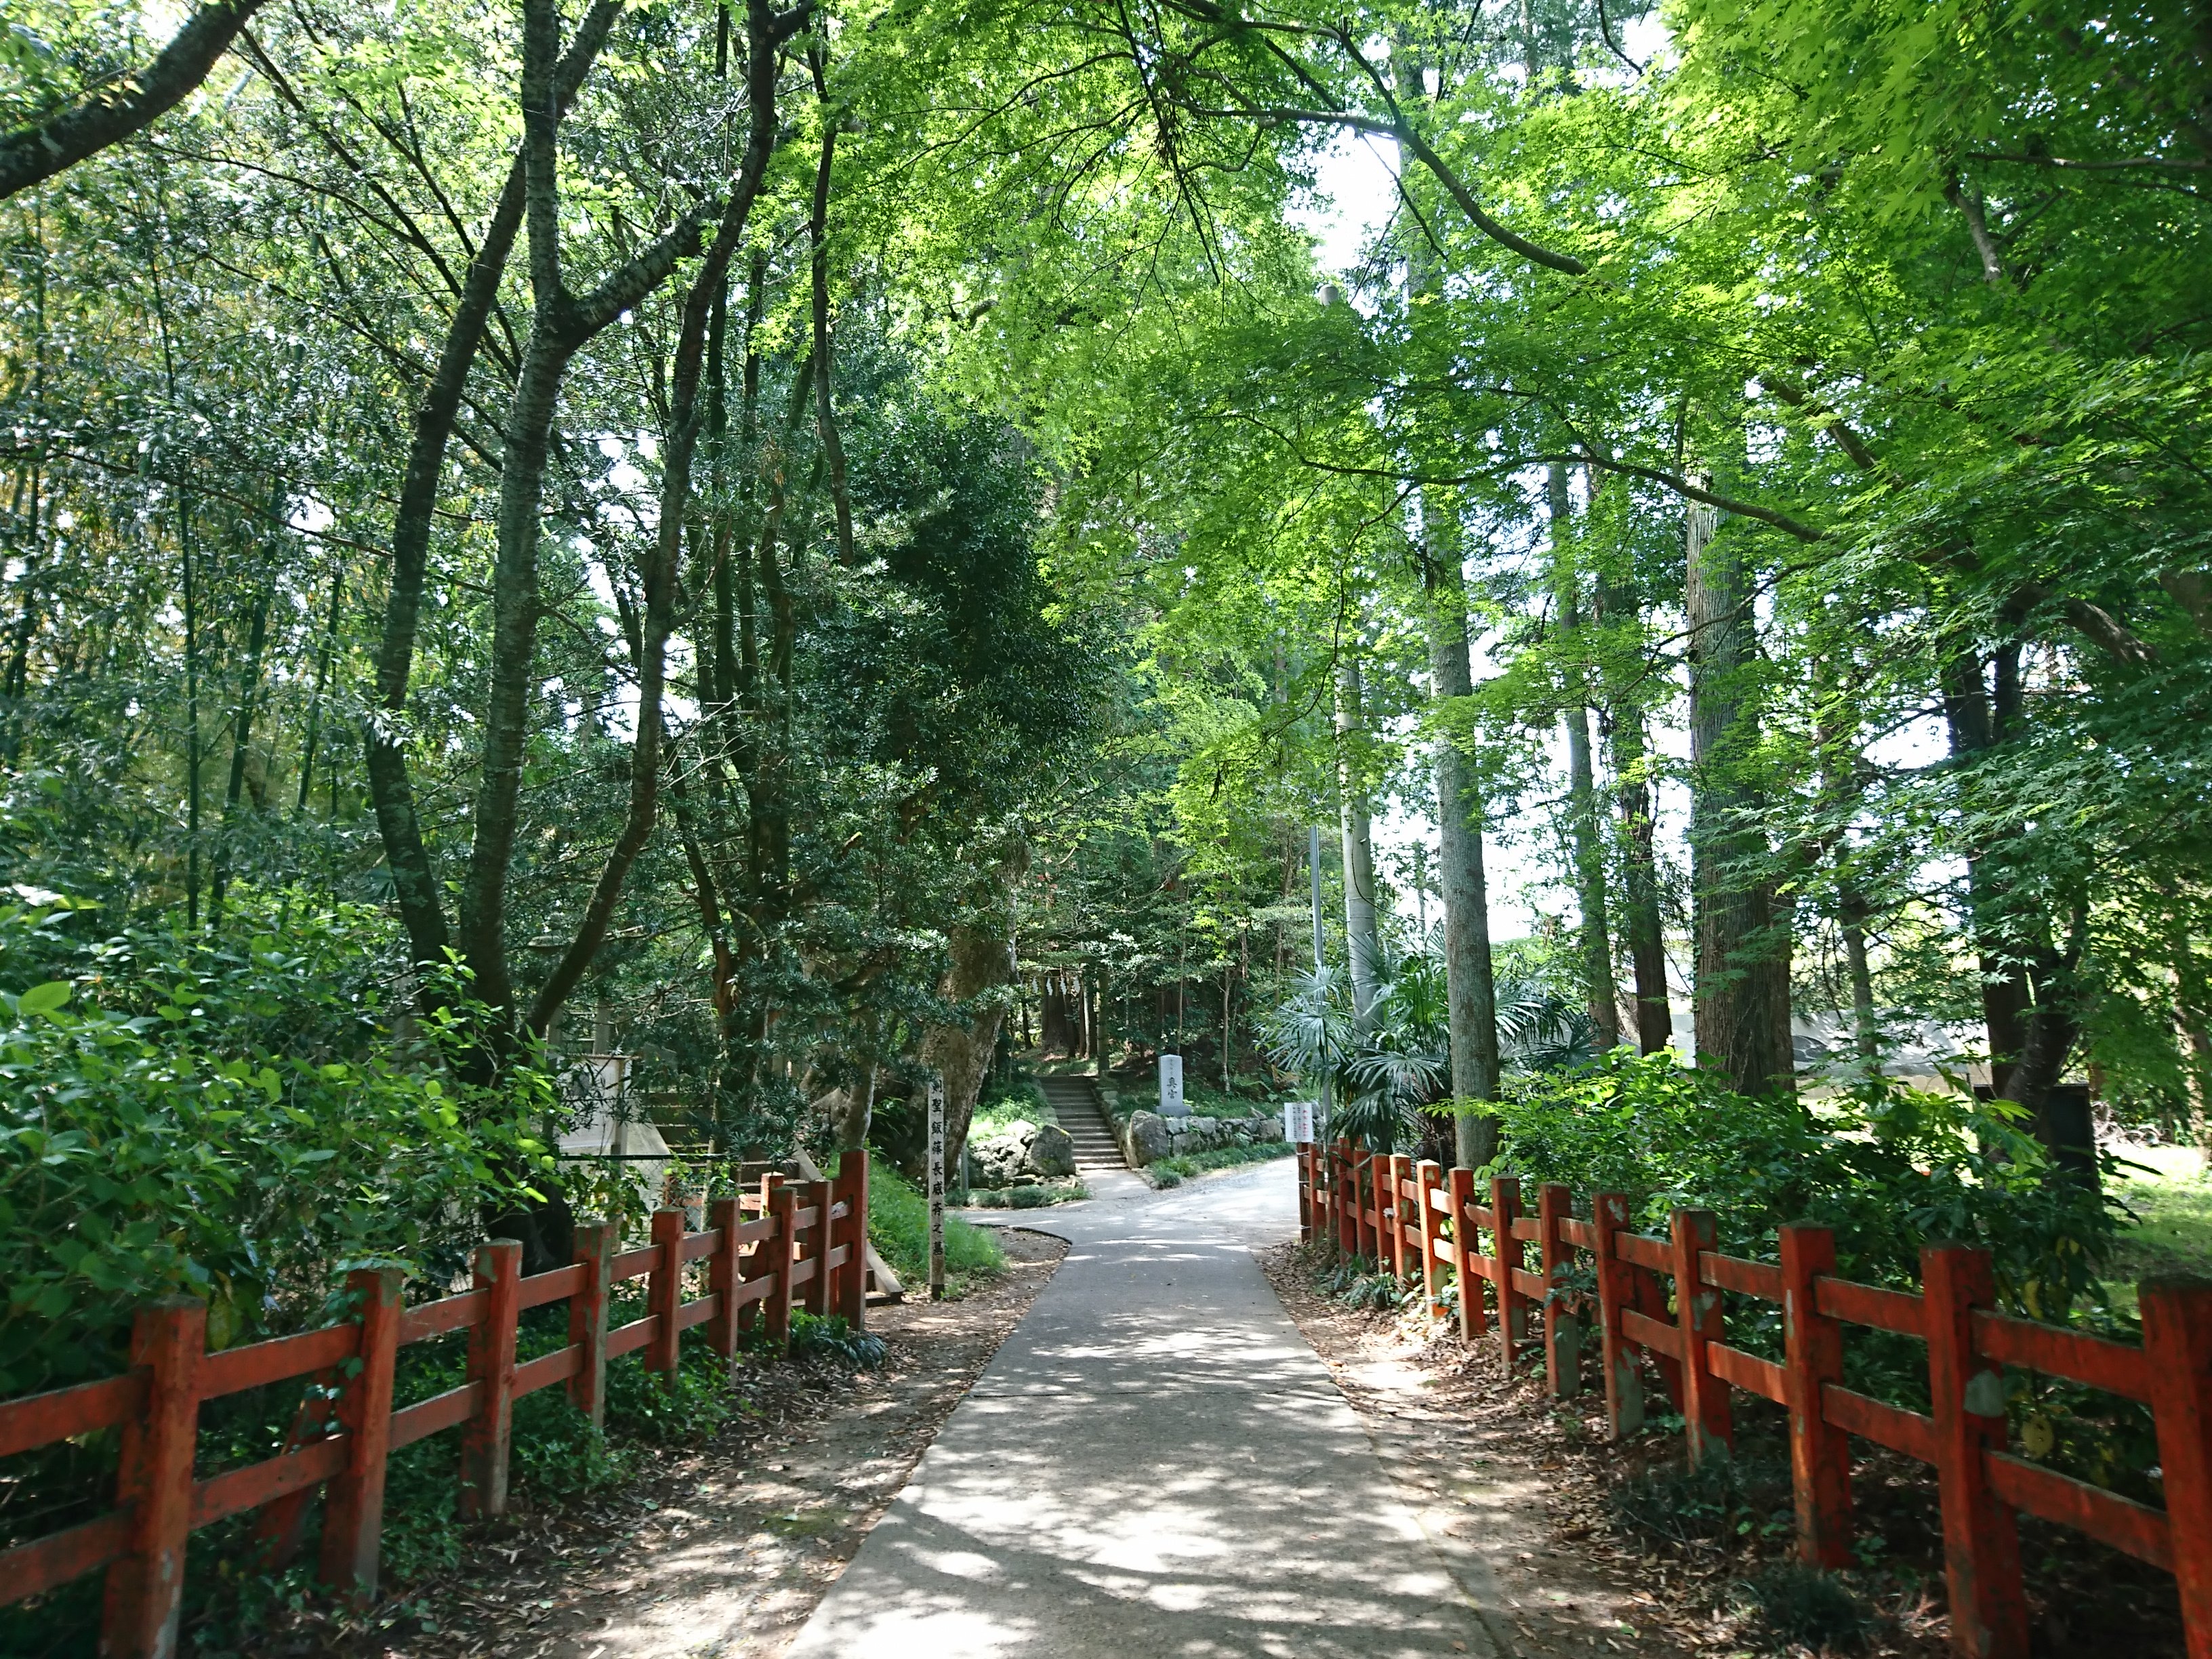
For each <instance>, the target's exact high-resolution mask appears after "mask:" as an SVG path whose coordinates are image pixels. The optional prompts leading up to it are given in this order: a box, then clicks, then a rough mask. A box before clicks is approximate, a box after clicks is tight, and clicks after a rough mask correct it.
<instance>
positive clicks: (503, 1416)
mask: <svg viewBox="0 0 2212 1659" xmlns="http://www.w3.org/2000/svg"><path fill="white" fill-rule="evenodd" d="M476 1280H477V1289H478V1290H480V1291H483V1292H484V1310H483V1317H482V1318H481V1319H479V1320H477V1322H476V1323H475V1324H473V1325H471V1326H470V1327H469V1381H470V1382H471V1383H480V1384H481V1385H482V1386H483V1393H482V1395H480V1396H479V1397H478V1399H477V1409H476V1414H475V1415H474V1416H473V1417H471V1418H470V1419H469V1420H468V1422H467V1424H466V1425H464V1426H463V1428H462V1430H461V1514H462V1516H463V1517H464V1518H465V1519H467V1520H471V1521H474V1520H477V1519H479V1518H480V1517H483V1516H493V1515H504V1514H506V1513H507V1442H508V1440H509V1439H510V1438H511V1437H512V1434H513V1421H514V1323H515V1321H516V1319H517V1318H518V1317H519V1316H520V1314H521V1311H522V1300H521V1297H522V1246H521V1245H520V1244H518V1243H515V1241H514V1240H513V1239H511V1238H495V1239H494V1240H492V1241H491V1243H489V1244H479V1245H478V1246H477V1263H476Z"/></svg>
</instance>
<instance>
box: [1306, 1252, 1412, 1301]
mask: <svg viewBox="0 0 2212 1659" xmlns="http://www.w3.org/2000/svg"><path fill="white" fill-rule="evenodd" d="M1314 1288H1315V1289H1316V1290H1317V1291H1320V1292H1321V1293H1322V1295H1323V1296H1327V1297H1334V1298H1335V1299H1336V1300H1337V1301H1339V1302H1341V1303H1342V1304H1344V1305H1345V1306H1346V1307H1347V1308H1364V1309H1367V1310H1371V1311H1373V1312H1376V1313H1392V1312H1395V1311H1396V1310H1398V1309H1400V1308H1402V1307H1404V1306H1405V1305H1406V1304H1407V1302H1409V1301H1411V1300H1412V1299H1413V1292H1412V1291H1408V1290H1407V1288H1406V1287H1405V1286H1404V1285H1401V1284H1400V1283H1399V1282H1398V1279H1397V1275H1396V1274H1395V1273H1389V1272H1387V1271H1385V1270H1384V1269H1383V1267H1381V1266H1380V1265H1379V1264H1377V1263H1376V1262H1372V1261H1369V1260H1367V1258H1366V1257H1365V1256H1359V1255H1355V1256H1349V1257H1347V1258H1346V1259H1345V1260H1344V1261H1340V1262H1337V1263H1336V1264H1335V1265H1334V1266H1333V1267H1325V1268H1323V1269H1322V1271H1321V1272H1320V1273H1317V1274H1316V1275H1315V1277H1314Z"/></svg>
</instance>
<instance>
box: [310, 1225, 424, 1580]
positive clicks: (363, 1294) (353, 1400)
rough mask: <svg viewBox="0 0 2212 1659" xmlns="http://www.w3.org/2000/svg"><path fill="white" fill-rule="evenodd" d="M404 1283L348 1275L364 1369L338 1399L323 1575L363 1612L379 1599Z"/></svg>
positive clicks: (380, 1270) (382, 1274) (387, 1271)
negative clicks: (338, 1437)
mask: <svg viewBox="0 0 2212 1659" xmlns="http://www.w3.org/2000/svg"><path fill="white" fill-rule="evenodd" d="M401 1284H402V1276H401V1274H400V1273H399V1270H398V1268H396V1267H363V1268H360V1269H357V1270H356V1271H355V1272H353V1273H349V1274H348V1275H347V1276H346V1288H347V1290H349V1291H351V1292H352V1293H353V1297H354V1299H355V1305H356V1308H357V1309H358V1310H359V1321H360V1322H359V1324H358V1326H357V1327H356V1329H357V1330H358V1331H359V1333H360V1339H361V1340H360V1356H361V1369H360V1370H358V1371H357V1372H356V1373H355V1374H354V1376H352V1377H351V1378H350V1379H349V1381H348V1382H347V1383H346V1384H345V1387H344V1389H343V1391H342V1392H341V1393H340V1394H339V1395H338V1400H337V1423H338V1431H339V1432H340V1433H341V1434H342V1435H343V1436H344V1438H343V1440H342V1441H341V1442H340V1444H342V1445H343V1447H344V1449H345V1464H344V1467H343V1468H341V1469H340V1470H339V1472H338V1475H337V1479H336V1480H332V1481H331V1483H330V1487H329V1490H328V1491H327V1492H326V1493H325V1496H324V1499H323V1541H322V1547H321V1556H320V1559H319V1561H318V1563H317V1568H316V1571H317V1576H318V1577H320V1578H321V1579H322V1581H323V1583H325V1584H328V1585H329V1586H331V1589H334V1590H336V1591H337V1593H338V1594H339V1595H341V1596H342V1597H343V1598H344V1599H345V1600H347V1601H350V1602H352V1603H353V1604H354V1605H355V1606H356V1607H365V1606H367V1605H368V1603H369V1602H370V1601H374V1599H375V1597H376V1579H377V1569H378V1565H379V1562H380V1544H381V1541H382V1534H383V1530H384V1471H385V1465H386V1460H387V1458H388V1457H389V1456H390V1454H391V1446H392V1368H393V1364H394V1362H395V1361H397V1359H398V1356H399V1322H400V1317H401V1316H402V1314H403V1313H404V1309H403V1307H402V1306H401V1304H400V1289H401Z"/></svg>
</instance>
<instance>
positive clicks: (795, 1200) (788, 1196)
mask: <svg viewBox="0 0 2212 1659" xmlns="http://www.w3.org/2000/svg"><path fill="white" fill-rule="evenodd" d="M771 1181H772V1184H771V1185H770V1186H769V1189H768V1213H769V1219H771V1220H772V1221H774V1222H775V1234H774V1236H773V1237H770V1238H769V1239H768V1240H767V1241H766V1242H765V1243H763V1244H762V1246H761V1248H762V1249H764V1250H766V1251H767V1252H768V1253H769V1262H770V1264H771V1265H772V1267H773V1268H774V1271H775V1289H774V1290H772V1291H769V1293H768V1301H767V1304H766V1308H767V1314H766V1318H767V1323H768V1338H769V1341H771V1342H773V1343H775V1350H776V1352H778V1353H789V1352H791V1261H792V1255H793V1251H794V1250H795V1249H796V1248H797V1240H796V1239H795V1238H794V1237H793V1235H794V1234H795V1233H796V1232H797V1231H799V1229H798V1227H797V1226H796V1225H794V1224H795V1223H796V1222H797V1220H798V1218H799V1191H798V1188H795V1187H793V1186H792V1185H791V1184H790V1183H789V1182H786V1181H785V1180H784V1179H783V1178H782V1177H781V1176H774V1177H772V1178H771Z"/></svg>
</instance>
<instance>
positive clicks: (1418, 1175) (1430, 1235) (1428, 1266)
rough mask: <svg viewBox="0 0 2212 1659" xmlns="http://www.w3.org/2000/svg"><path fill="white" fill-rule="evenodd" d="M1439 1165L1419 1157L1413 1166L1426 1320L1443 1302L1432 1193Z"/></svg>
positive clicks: (1440, 1174)
mask: <svg viewBox="0 0 2212 1659" xmlns="http://www.w3.org/2000/svg"><path fill="white" fill-rule="evenodd" d="M1443 1174H1444V1171H1443V1165H1442V1164H1438V1163H1437V1161H1436V1160H1435V1159H1434V1158H1423V1159H1422V1160H1421V1161H1420V1162H1419V1164H1415V1165H1414V1166H1413V1182H1414V1185H1415V1186H1416V1187H1418V1188H1419V1190H1420V1196H1419V1198H1418V1199H1417V1200H1414V1202H1415V1206H1416V1207H1417V1208H1418V1209H1419V1212H1420V1224H1421V1225H1420V1238H1421V1306H1422V1308H1423V1309H1424V1310H1425V1311H1426V1312H1427V1314H1428V1316H1429V1317H1430V1318H1431V1319H1434V1318H1436V1317H1437V1316H1438V1315H1439V1314H1441V1313H1442V1312H1443V1298H1442V1297H1439V1296H1438V1295H1437V1245H1438V1244H1439V1243H1441V1242H1442V1241H1441V1240H1440V1239H1439V1238H1438V1237H1437V1206H1436V1203H1435V1198H1436V1191H1437V1187H1438V1186H1440V1185H1441V1184H1442V1183H1443Z"/></svg>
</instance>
